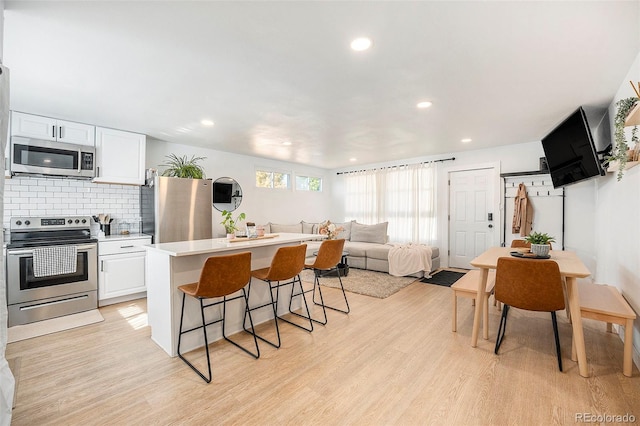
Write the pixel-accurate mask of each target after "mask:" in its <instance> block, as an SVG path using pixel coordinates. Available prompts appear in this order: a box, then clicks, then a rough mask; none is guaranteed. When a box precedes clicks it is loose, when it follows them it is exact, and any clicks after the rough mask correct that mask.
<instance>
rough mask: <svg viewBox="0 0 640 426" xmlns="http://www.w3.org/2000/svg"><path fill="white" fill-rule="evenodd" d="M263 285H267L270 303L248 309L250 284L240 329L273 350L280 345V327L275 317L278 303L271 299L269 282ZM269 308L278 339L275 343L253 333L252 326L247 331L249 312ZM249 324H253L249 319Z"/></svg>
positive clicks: (271, 293) (271, 289)
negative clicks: (250, 329)
mask: <svg viewBox="0 0 640 426" xmlns="http://www.w3.org/2000/svg"><path fill="white" fill-rule="evenodd" d="M263 282H265V283H267V285H268V286H269V297H270V298H271V302H267V303H265V304H262V305H260V306H254V307H252V308H249V296H250V294H251V284H249V292H248V293H247V310H246V311H245V315H244V320H243V323H242V327H243V328H244V331H246V332H247V333H250V334H253V336H254V337H256V338H258V339H260V340H262V341H263V342H265V343H268V344H269V345H271V346H273V347H274V348H276V349H277V348H279V347H280V345H281V344H282V342H281V340H280V327H279V326H278V316H277V315H276V309H277V308H276V304H277V303H278V300H277V298H276V299H275V300H274V299H273V288H272V287H271V282H270V281H263ZM268 306H269V307H271V310H272V311H273V315H274V318H273V321H274V323H275V327H276V336H277V338H278V340H277V343H274V342H272V341H270V340H268V339H266V338H264V337H262V336H260V335H259V334H258V333H256V332H255V329H253V325H252V331H249V330H248V329H247V317H248V316H249V312H250V311H255V310H257V309H262V308H266V307H268ZM249 321H250V322H253V320H252V319H251V318H249Z"/></svg>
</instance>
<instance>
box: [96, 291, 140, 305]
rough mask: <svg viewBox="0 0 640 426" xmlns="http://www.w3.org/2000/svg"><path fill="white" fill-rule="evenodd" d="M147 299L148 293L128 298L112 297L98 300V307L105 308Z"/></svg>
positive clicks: (128, 295) (129, 295) (136, 294)
mask: <svg viewBox="0 0 640 426" xmlns="http://www.w3.org/2000/svg"><path fill="white" fill-rule="evenodd" d="M145 297H147V292H146V291H143V292H140V293H134V294H127V295H126V296H119V297H112V298H110V299H104V300H98V307H99V308H101V307H103V306H108V305H115V304H116V303H120V302H128V301H130V300H136V299H144V298H145Z"/></svg>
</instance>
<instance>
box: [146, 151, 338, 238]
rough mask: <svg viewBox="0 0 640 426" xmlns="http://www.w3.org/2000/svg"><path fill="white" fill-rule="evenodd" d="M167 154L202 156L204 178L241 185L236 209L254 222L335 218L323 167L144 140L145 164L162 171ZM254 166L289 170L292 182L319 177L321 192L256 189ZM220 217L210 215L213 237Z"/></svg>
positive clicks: (219, 229) (220, 230) (219, 227)
mask: <svg viewBox="0 0 640 426" xmlns="http://www.w3.org/2000/svg"><path fill="white" fill-rule="evenodd" d="M168 154H176V155H178V156H183V155H186V156H187V157H188V158H191V156H193V155H195V156H200V157H206V159H205V160H203V161H202V162H201V163H200V164H202V166H203V167H204V170H205V173H206V177H207V178H212V179H214V180H215V179H217V178H219V177H231V178H233V179H235V180H236V181H237V182H238V183H239V184H240V186H241V187H242V204H241V205H240V207H239V208H238V210H237V211H239V212H244V213H245V214H246V215H247V220H248V221H251V222H255V223H256V224H265V223H267V222H273V223H281V224H292V223H299V222H300V221H301V220H304V221H306V222H321V221H323V220H326V219H332V220H336V219H337V218H336V217H335V216H331V214H330V213H331V202H332V200H331V195H330V194H331V192H332V187H331V182H330V179H328V177H329V175H330V173H329V172H328V171H327V170H325V169H320V168H316V167H308V166H303V165H300V164H293V163H287V162H283V161H276V160H268V159H263V158H259V157H250V156H245V155H239V154H231V153H228V152H222V151H216V150H213V149H207V148H195V147H189V146H186V145H178V144H171V143H167V142H163V141H159V140H154V139H151V140H149V139H148V142H147V157H146V164H147V167H151V168H157V169H158V170H159V171H160V172H162V171H163V170H164V169H166V166H162V164H163V163H164V162H165V161H166V156H167V155H168ZM256 169H269V170H279V171H284V172H289V173H291V177H292V182H295V176H296V175H301V176H313V177H320V178H322V179H323V191H322V192H309V191H296V190H295V189H289V190H281V189H280V190H279V189H265V188H256V185H255V171H256ZM292 186H293V184H292ZM221 220H222V216H221V215H216V214H214V221H213V222H214V230H213V233H214V236H222V235H223V234H224V228H223V227H222V225H220V223H219V222H220V221H221Z"/></svg>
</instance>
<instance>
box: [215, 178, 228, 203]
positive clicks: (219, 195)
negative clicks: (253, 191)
mask: <svg viewBox="0 0 640 426" xmlns="http://www.w3.org/2000/svg"><path fill="white" fill-rule="evenodd" d="M232 193H233V184H231V183H221V182H214V183H213V202H214V203H230V202H231V194H232Z"/></svg>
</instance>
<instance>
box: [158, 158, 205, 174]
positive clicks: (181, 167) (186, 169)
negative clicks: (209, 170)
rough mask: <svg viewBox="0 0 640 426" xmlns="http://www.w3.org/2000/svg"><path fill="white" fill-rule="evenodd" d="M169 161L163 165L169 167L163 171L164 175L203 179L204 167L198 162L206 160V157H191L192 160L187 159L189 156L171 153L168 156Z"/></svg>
mask: <svg viewBox="0 0 640 426" xmlns="http://www.w3.org/2000/svg"><path fill="white" fill-rule="evenodd" d="M166 157H167V158H168V160H167V161H165V162H164V164H163V165H165V166H168V167H169V168H168V169H167V170H165V171H164V172H162V176H169V177H179V178H191V179H203V178H204V169H203V168H202V166H201V165H199V164H197V163H198V161H200V160H204V159H205V158H206V157H196V156H195V155H194V156H192V157H191V160H188V159H187V156H186V155H185V156H183V157H178V156H177V155H175V154H169V155H167V156H166Z"/></svg>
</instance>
